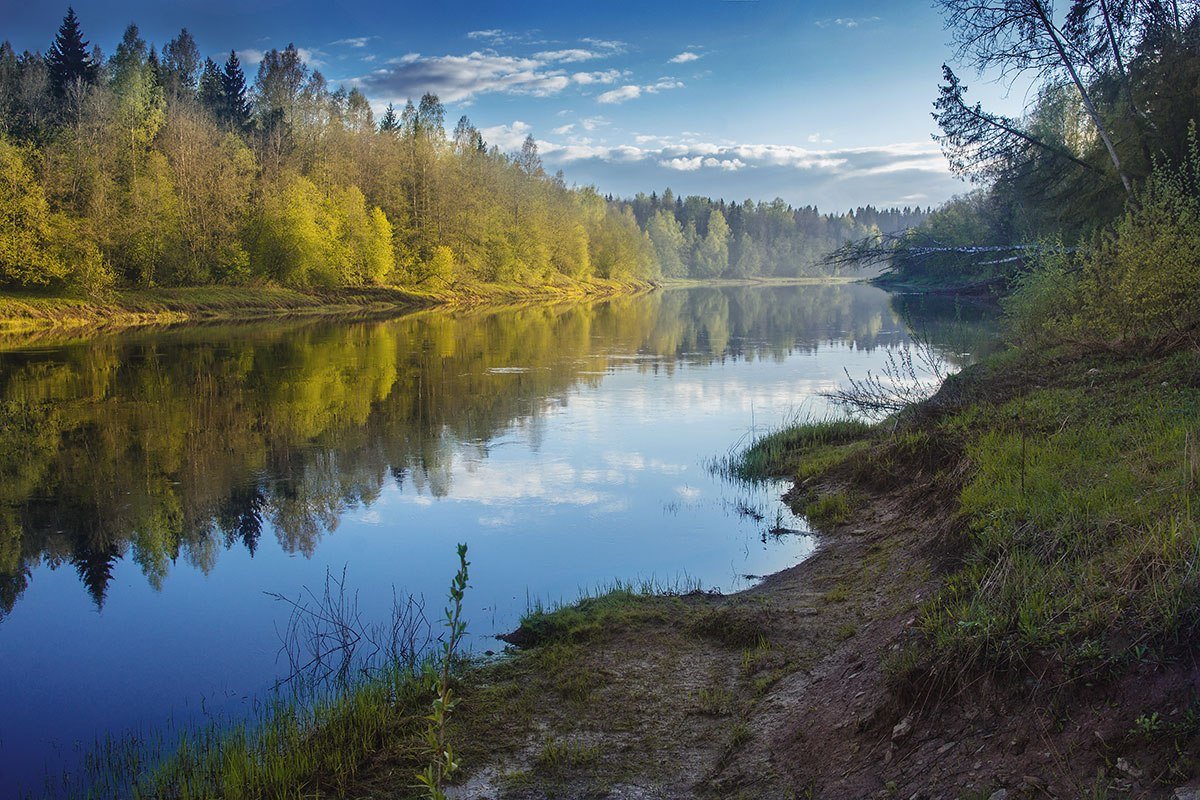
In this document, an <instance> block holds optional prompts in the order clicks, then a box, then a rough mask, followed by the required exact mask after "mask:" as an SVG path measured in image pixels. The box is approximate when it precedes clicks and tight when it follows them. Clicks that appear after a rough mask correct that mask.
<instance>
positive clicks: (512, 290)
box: [0, 278, 652, 334]
mask: <svg viewBox="0 0 1200 800" xmlns="http://www.w3.org/2000/svg"><path fill="white" fill-rule="evenodd" d="M650 288H652V287H651V284H649V283H646V282H643V281H612V280H606V279H601V278H595V279H590V280H587V281H567V280H563V281H560V282H555V283H548V284H543V285H539V286H537V287H528V286H521V285H516V284H495V283H483V282H462V281H460V282H458V283H455V284H453V285H446V286H444V287H441V288H438V289H412V288H401V287H390V286H371V287H357V288H340V289H308V290H299V289H286V288H282V287H275V286H262V287H232V286H230V287H226V286H203V287H194V288H182V289H138V290H128V291H120V292H113V293H111V294H109V295H107V296H105V297H101V298H83V297H63V296H55V295H39V294H34V293H7V294H0V334H25V333H46V332H72V333H79V332H81V331H90V330H95V331H113V330H119V329H123V328H133V327H140V326H145V325H173V324H179V323H186V322H211V321H218V320H253V319H269V318H275V317H289V316H317V315H330V316H332V315H339V314H347V313H364V312H376V313H382V312H403V311H410V310H416V309H419V308H425V307H431V306H453V307H474V306H482V305H489V304H499V303H517V302H556V301H561V300H572V299H585V298H590V299H600V298H605V297H612V296H616V295H623V294H636V293H639V292H643V291H648V290H649V289H650Z"/></svg>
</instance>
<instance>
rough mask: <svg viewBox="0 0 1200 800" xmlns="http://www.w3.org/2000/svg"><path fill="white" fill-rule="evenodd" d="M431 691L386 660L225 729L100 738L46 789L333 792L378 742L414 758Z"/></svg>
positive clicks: (407, 668) (121, 793)
mask: <svg viewBox="0 0 1200 800" xmlns="http://www.w3.org/2000/svg"><path fill="white" fill-rule="evenodd" d="M435 688H436V680H435V677H434V673H433V671H432V669H426V668H425V665H423V664H422V665H414V664H410V665H392V666H391V667H390V668H388V669H385V670H383V671H381V672H379V673H377V674H374V675H372V676H370V677H360V678H358V679H357V680H355V681H353V682H352V683H350V684H342V685H339V686H338V687H336V689H334V690H328V691H323V692H321V693H315V694H313V693H304V692H302V691H296V692H289V693H287V694H281V695H278V696H276V697H275V698H274V699H273V700H271V701H270V702H268V703H266V704H265V705H264V706H262V707H261V708H260V709H259V710H258V712H257V713H256V714H255V716H254V717H253V718H251V719H250V720H247V721H243V722H240V723H238V724H237V725H234V726H232V727H227V726H222V725H219V724H216V723H213V724H209V725H198V726H195V727H191V728H189V729H187V730H185V731H184V732H183V733H182V734H181V735H180V736H178V737H172V736H168V735H166V734H164V733H159V734H157V735H152V736H147V737H136V738H135V737H131V738H128V739H124V740H112V741H109V742H107V743H105V744H104V745H102V746H101V747H99V748H97V750H96V751H94V752H93V753H91V754H90V755H89V757H88V759H87V762H86V765H85V773H84V774H83V775H82V781H83V782H82V785H80V786H73V785H70V784H68V785H66V786H64V787H62V790H61V791H60V790H59V787H47V788H48V789H49V790H52V791H51V796H64V795H65V796H67V797H88V798H91V797H129V798H173V799H175V800H190V798H215V797H221V798H229V799H230V800H236V799H238V798H281V799H282V798H298V797H317V796H335V797H336V796H342V794H343V793H344V792H345V790H346V788H347V787H348V786H349V785H350V784H351V783H352V782H353V781H354V780H355V779H356V777H357V776H358V774H359V772H360V770H361V769H362V768H363V766H364V764H365V763H366V761H367V760H368V758H369V757H370V756H371V755H372V754H373V753H374V752H376V751H377V750H379V749H380V748H381V747H383V746H384V744H385V742H388V741H395V740H398V739H409V740H411V741H412V742H413V753H412V755H413V758H414V763H416V762H417V761H419V756H420V753H419V739H420V732H421V730H422V729H423V728H424V725H425V720H424V713H425V711H426V709H427V708H428V705H429V703H430V701H431V700H432V698H433V696H434V693H435Z"/></svg>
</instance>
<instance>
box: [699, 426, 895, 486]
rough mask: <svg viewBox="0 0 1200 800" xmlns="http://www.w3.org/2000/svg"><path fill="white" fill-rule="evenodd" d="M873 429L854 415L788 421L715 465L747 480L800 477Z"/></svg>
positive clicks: (830, 460) (842, 453) (840, 455)
mask: <svg viewBox="0 0 1200 800" xmlns="http://www.w3.org/2000/svg"><path fill="white" fill-rule="evenodd" d="M872 431H873V427H872V426H871V425H869V424H868V423H866V422H862V421H860V420H853V419H827V420H814V421H810V422H802V423H795V424H789V425H785V426H784V427H782V428H780V429H779V430H776V431H773V432H771V433H768V434H766V435H765V436H762V437H760V438H758V439H756V440H755V441H754V442H752V443H751V444H750V446H749V447H748V448H746V449H745V450H743V451H742V452H740V453H737V454H734V455H731V456H729V457H727V458H725V459H721V460H720V461H718V462H717V463H716V464H715V465H714V469H715V470H716V471H717V472H719V473H721V474H723V475H725V476H727V477H731V478H735V479H738V480H746V481H761V480H768V479H771V478H793V477H794V478H799V479H801V480H803V479H805V478H807V477H809V476H810V475H814V474H819V473H820V472H821V471H823V469H824V468H825V467H827V466H828V465H830V464H832V463H834V462H836V461H839V460H841V459H842V458H844V457H845V456H846V452H847V451H846V449H845V448H847V446H853V445H857V444H859V443H861V442H862V441H863V440H864V439H866V438H867V437H869V436H871V434H872Z"/></svg>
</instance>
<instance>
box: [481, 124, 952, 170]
mask: <svg viewBox="0 0 1200 800" xmlns="http://www.w3.org/2000/svg"><path fill="white" fill-rule="evenodd" d="M523 125H524V123H519V122H518V123H514V126H523ZM501 127H506V126H501ZM527 127H528V126H525V127H522V128H521V130H520V131H518V133H519V135H520V137H521V138H522V139H523V138H524V136H525V135H526V134H527V133H528V130H527ZM585 127H586V126H585ZM511 138H512V139H513V140H514V141H515V140H516V133H514V134H513V136H512V137H511ZM637 142H638V144H637V145H616V146H613V145H592V144H589V143H586V142H583V141H572V142H570V143H568V144H562V143H555V142H538V147H539V149H540V151H541V153H542V156H543V158H545V159H546V161H547V162H551V163H556V164H569V163H573V162H608V163H631V162H645V163H652V164H654V163H656V164H657V165H658V166H661V167H664V168H666V169H669V170H673V171H676V172H697V171H700V170H720V171H723V172H737V171H741V170H746V169H774V168H778V169H786V170H790V171H793V172H806V173H812V174H821V175H828V176H839V177H870V176H879V175H889V174H895V173H903V172H909V171H915V172H927V173H937V174H948V168H947V166H946V162H945V159H944V158H943V157H942V154H941V150H940V148H939V147H938V146H937V145H936V144H935V143H933V142H929V143H925V142H913V143H909V142H904V143H898V144H890V145H879V146H876V147H854V148H840V149H816V148H807V147H801V146H799V145H779V144H739V143H722V142H703V141H686V142H682V141H677V142H668V141H667V140H665V139H664V138H662V137H657V136H639V137H637ZM518 144H519V143H518ZM646 145H657V146H646Z"/></svg>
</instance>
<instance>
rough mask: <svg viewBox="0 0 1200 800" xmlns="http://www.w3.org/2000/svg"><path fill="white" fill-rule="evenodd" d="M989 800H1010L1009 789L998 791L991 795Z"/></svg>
mask: <svg viewBox="0 0 1200 800" xmlns="http://www.w3.org/2000/svg"><path fill="white" fill-rule="evenodd" d="M988 800H1008V789H997V790H996V791H994V792H992V793H991V795H990V796H989V797H988Z"/></svg>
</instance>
